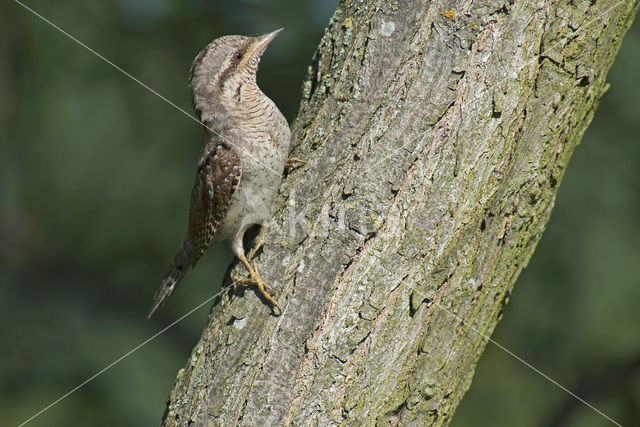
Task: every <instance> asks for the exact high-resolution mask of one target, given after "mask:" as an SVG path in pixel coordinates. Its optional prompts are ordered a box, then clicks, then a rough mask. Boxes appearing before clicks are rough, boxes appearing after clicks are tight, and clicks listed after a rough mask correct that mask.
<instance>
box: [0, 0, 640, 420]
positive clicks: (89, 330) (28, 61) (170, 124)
mask: <svg viewBox="0 0 640 427" xmlns="http://www.w3.org/2000/svg"><path fill="white" fill-rule="evenodd" d="M26 3H27V4H28V5H29V6H30V7H32V8H34V9H35V10H37V11H38V12H39V13H41V14H42V15H43V16H45V17H47V18H48V19H50V20H51V21H52V22H54V23H55V24H56V25H58V26H60V27H61V28H62V29H64V30H65V31H68V32H69V33H70V34H72V35H73V36H75V37H77V38H78V39H79V40H81V41H82V42H84V43H86V44H87V45H88V46H90V47H91V48H93V49H95V50H96V51H97V52H99V53H100V54H102V55H104V56H105V57H106V58H108V59H110V60H112V61H113V62H114V63H115V64H117V65H118V66H120V67H122V68H123V69H124V70H126V71H127V72H129V73H131V74H132V75H134V76H135V77H137V78H138V79H140V80H141V81H142V82H144V83H146V84H148V85H149V86H150V87H152V88H153V89H155V90H156V91H158V92H159V93H161V94H162V95H164V96H166V97H167V98H168V99H170V100H171V101H173V102H175V103H176V104H177V105H178V106H180V107H181V108H183V109H185V110H187V111H189V112H191V106H190V103H191V100H190V94H189V90H188V88H187V74H188V69H189V66H190V64H191V61H192V59H193V57H194V56H195V55H196V54H197V53H198V51H199V50H200V49H201V48H203V47H204V46H205V45H206V44H207V43H208V42H209V41H211V40H212V39H213V38H215V37H218V36H220V35H223V34H253V35H255V34H261V33H264V32H267V31H271V30H273V29H276V28H279V27H284V28H285V29H286V31H285V32H283V33H282V34H281V35H280V36H278V38H277V39H276V41H275V42H274V43H273V44H272V46H271V47H270V48H269V50H268V51H267V53H266V55H265V57H264V60H263V61H262V64H261V70H260V73H259V83H260V85H261V87H262V89H263V90H264V92H265V93H267V94H268V95H269V96H270V97H271V98H272V99H274V101H275V102H276V103H277V104H278V105H279V106H280V108H281V109H282V111H283V112H284V113H285V115H286V116H287V118H288V119H290V120H291V119H292V118H293V117H294V115H295V112H296V109H297V106H298V100H299V96H300V84H301V82H302V78H303V76H304V74H305V72H306V67H307V65H308V64H309V62H310V59H311V56H312V54H313V51H314V49H315V47H316V45H317V44H318V42H319V40H320V36H321V33H322V30H323V28H324V26H325V25H326V23H327V21H328V19H329V17H330V15H331V13H332V12H333V10H334V8H335V6H336V3H337V0H331V1H326V0H313V1H306V2H300V1H295V0H274V1H267V0H262V1H261V0H243V1H235V2H220V1H205V0H191V1H186V2H185V1H177V0H138V1H127V0H111V1H104V0H102V1H99V0H87V1H84V2H69V1H57V2H48V1H45V0H30V1H28V2H26ZM0 37H1V40H2V42H1V43H0V51H1V55H0V61H1V66H0V93H1V94H2V97H1V98H0V121H1V123H2V125H1V126H0V235H1V236H2V237H1V238H0V321H1V322H2V325H3V328H2V329H1V330H0V354H1V356H2V357H1V359H0V361H1V362H0V379H1V380H0V414H2V424H3V425H5V424H6V425H16V424H19V423H20V422H22V421H24V420H26V419H27V418H29V417H30V416H32V415H34V414H35V413H36V412H38V411H39V410H40V409H42V408H44V407H45V406H46V405H48V404H49V403H51V402H53V401H54V400H56V399H57V398H59V397H60V396H62V395H63V394H65V393H66V392H68V391H70V390H71V389H73V388H74V387H75V386H77V385H78V384H80V383H82V382H83V381H84V380H86V379H87V378H89V377H91V376H92V375H93V374H95V373H96V372H98V371H100V370H101V369H103V368H104V367H106V366H107V365H109V364H110V363H111V362H113V361H115V360H116V359H118V358H119V357H120V356H122V355H124V354H125V353H127V352H128V351H129V350H131V349H133V348H135V347H136V346H137V345H139V344H140V343H142V342H144V341H145V340H146V339H147V338H149V337H151V336H152V335H153V334H155V333H156V332H158V331H159V330H161V329H162V328H163V327H164V326H166V325H168V324H170V323H171V322H172V321H173V320H175V319H177V318H179V317H180V316H182V315H183V314H185V313H186V312H187V311H188V310H189V309H191V308H193V307H196V306H197V305H198V304H200V303H201V302H202V301H204V300H206V299H207V298H209V297H211V296H212V295H214V294H215V293H216V291H217V290H218V289H219V285H220V282H221V278H222V275H223V273H224V271H225V269H226V267H227V266H228V264H229V262H230V261H231V259H232V257H231V254H230V252H229V251H228V250H227V249H226V247H224V245H218V246H215V247H213V248H212V250H210V251H208V252H207V256H205V257H203V259H202V260H201V261H200V263H199V264H198V268H197V269H195V270H193V271H191V272H190V273H189V274H188V275H187V276H186V278H185V280H184V284H183V285H182V286H181V287H180V289H179V291H178V292H176V293H175V294H174V295H173V296H172V298H171V299H170V300H169V302H168V303H167V304H166V305H165V307H164V308H163V309H162V310H160V312H159V313H158V314H157V315H156V316H155V317H154V318H153V319H152V320H147V319H146V316H145V314H146V310H147V308H148V306H149V304H150V301H151V296H152V295H153V292H154V291H155V288H156V286H157V285H158V282H159V280H160V278H161V276H162V274H163V273H164V270H165V268H166V267H167V266H168V263H169V262H170V260H171V259H172V257H173V254H174V250H175V249H177V246H178V244H179V242H180V240H181V239H182V236H183V233H184V231H185V227H186V216H187V206H188V198H189V192H190V188H191V184H192V180H193V173H194V169H193V165H194V164H195V162H196V161H197V158H198V156H199V153H200V149H201V141H202V129H201V128H200V127H199V126H198V125H196V124H195V123H194V122H193V121H191V120H190V119H189V118H187V117H185V116H184V115H183V114H182V113H181V112H179V111H178V110H176V109H174V108H173V107H171V106H170V105H168V104H167V103H165V102H163V101H162V100H160V99H159V98H157V97H156V96H154V95H153V94H151V93H149V92H148V91H147V90H145V89H144V88H142V87H140V86H139V85H138V84H136V83H135V82H134V81H132V80H131V79H128V78H126V77H125V76H123V75H122V74H121V73H120V72H119V71H117V70H115V69H113V68H112V67H110V66H109V65H107V64H106V63H105V62H103V61H101V60H99V59H98V58H96V57H95V56H94V55H93V54H91V53H90V52H88V51H86V50H85V49H83V48H81V47H80V46H78V45H77V44H75V43H74V42H72V41H71V40H69V39H68V38H67V37H65V36H64V35H62V34H60V33H59V32H57V31H56V30H54V29H53V28H51V27H50V26H49V25H47V24H45V23H44V22H43V21H41V20H39V19H38V18H36V17H35V16H34V15H32V14H30V13H29V12H27V11H26V10H25V9H23V8H22V7H20V6H19V5H18V4H16V3H14V2H11V1H9V2H3V4H2V5H1V6H0ZM639 51H640V28H638V25H637V24H636V26H635V28H634V29H633V30H632V32H630V33H629V34H628V36H627V38H626V39H625V43H624V45H623V51H622V52H621V55H620V56H619V58H618V60H617V62H616V65H615V66H614V69H613V71H612V72H611V75H610V80H611V83H612V87H611V90H610V91H609V93H608V94H607V95H606V96H605V98H604V99H603V101H602V105H601V107H600V109H599V110H598V112H597V114H596V116H595V119H594V123H593V124H592V126H591V127H590V129H589V131H588V132H587V134H586V135H585V138H584V140H583V144H582V145H581V146H580V147H579V148H578V150H577V151H576V153H575V156H574V159H573V160H572V161H571V163H570V166H569V170H568V172H567V174H566V178H565V179H564V183H563V185H562V187H561V189H560V193H559V197H558V201H557V206H556V208H555V211H554V213H553V216H552V219H551V222H550V223H549V227H548V230H547V232H546V233H545V235H544V236H543V239H542V242H541V243H540V245H539V247H538V250H537V251H536V254H535V256H534V258H533V259H532V262H531V264H530V266H529V267H528V269H527V270H525V272H524V273H523V275H522V277H521V279H520V280H519V282H518V284H517V285H516V288H515V291H514V296H513V298H512V301H511V304H510V305H509V306H508V308H507V310H506V312H505V316H504V319H503V321H502V322H501V324H500V325H499V327H498V328H497V330H496V333H495V337H494V338H495V339H496V340H497V341H498V342H500V343H501V344H503V345H505V346H506V347H508V348H509V349H511V350H512V351H514V352H515V353H516V354H518V355H520V356H521V357H523V358H524V359H526V360H527V361H529V362H530V363H532V364H533V365H534V366H536V367H538V368H540V369H541V370H542V371H544V372H546V373H548V374H549V375H550V376H551V377H553V378H555V379H557V380H558V381H559V382H560V383H562V384H563V385H565V386H567V387H568V388H569V389H577V388H581V387H582V388H584V389H585V390H586V392H585V397H587V399H588V400H590V401H592V403H594V404H595V405H596V406H599V407H602V409H603V410H604V411H605V412H607V413H608V414H610V415H611V416H613V417H614V418H615V419H617V420H619V421H621V422H623V423H625V422H627V423H629V424H631V422H630V421H629V420H633V419H634V417H637V418H635V419H636V420H637V419H640V415H639V413H640V412H639V410H638V404H639V402H640V397H639V396H640V380H639V378H640V376H639V375H638V372H637V370H633V369H628V371H629V374H628V375H618V376H617V377H615V378H619V379H617V380H616V381H608V382H607V381H604V383H598V381H597V379H598V378H600V379H602V378H609V376H611V377H612V378H613V377H614V376H615V375H614V373H616V372H619V370H620V369H622V368H624V367H625V366H629V361H633V360H634V358H637V357H638V354H640V342H639V340H638V335H639V334H638V333H639V326H640V311H639V310H637V309H636V307H635V306H636V304H637V302H638V301H640V287H639V286H638V281H639V279H638V277H640V271H639V270H640V263H639V262H638V261H639V260H640V249H639V248H640V246H639V245H638V244H637V242H638V241H640V223H639V222H638V218H640V198H639V194H640V191H639V189H640V170H639V168H638V160H639V159H640V145H639V144H637V142H638V135H640V125H639V121H638V118H639V117H640V101H638V99H640V96H639V95H640V88H639V83H638V80H637V76H638V75H640V58H639V57H638V56H637V52H639ZM209 306H210V304H207V305H205V307H203V308H201V309H200V310H197V311H195V312H194V313H193V314H192V315H190V316H189V317H187V318H186V319H184V320H183V321H181V322H180V323H178V324H177V325H176V326H174V327H173V328H171V329H169V330H168V331H167V332H165V333H163V334H161V335H160V336H158V337H157V338H156V339H154V340H153V341H151V342H149V343H148V344H146V345H145V346H144V347H142V348H141V349H140V350H138V351H136V352H135V353H133V354H131V355H130V356H128V357H127V358H125V359H124V360H122V361H121V362H120V363H118V364H117V365H115V366H114V367H113V368H111V369H110V370H108V371H106V372H105V373H104V374H102V375H100V376H99V377H97V378H96V379H95V380H93V381H91V382H89V383H88V384H86V385H85V386H84V387H83V388H81V389H80V390H79V391H77V392H75V393H73V394H71V395H70V396H69V397H68V398H66V399H64V400H62V401H61V402H60V403H59V404H57V405H55V406H53V407H52V408H51V409H49V410H48V411H46V412H45V413H43V414H42V415H41V416H39V417H38V418H36V419H35V420H34V421H32V422H31V423H30V424H29V425H34V426H35V425H42V426H57V425H60V426H62V425H64V426H76V425H77V426H86V425H95V426H99V425H104V426H107V425H109V426H111V425H135V426H140V425H156V424H157V423H158V422H159V420H160V417H161V415H162V413H163V411H164V406H165V400H166V397H167V396H168V394H169V392H170V390H171V387H172V385H173V380H174V378H175V375H176V373H177V370H178V369H179V368H181V367H182V366H183V365H184V363H185V361H186V360H187V358H188V356H189V353H190V351H191V348H192V346H193V345H194V344H195V343H196V341H197V339H198V337H199V335H200V332H201V330H202V328H203V326H204V325H205V322H206V317H207V313H208V310H207V309H208V307H209ZM625 364H626V365H625ZM631 366H633V365H632V364H631ZM616 369H618V370H616ZM477 371H478V372H477V374H476V378H475V380H474V383H473V385H472V387H471V390H470V392H469V393H468V395H467V396H466V397H465V400H464V401H463V403H462V405H461V407H460V410H459V413H458V414H457V415H456V417H455V419H454V423H453V424H454V425H455V426H468V425H479V424H480V422H479V421H480V420H483V419H484V420H487V423H488V424H489V425H526V426H528V425H532V426H533V425H542V424H545V423H549V422H551V420H552V419H553V417H554V416H555V414H556V413H557V412H558V411H559V410H560V409H561V408H562V407H563V405H565V404H567V402H571V401H572V398H571V397H570V396H568V395H567V394H566V393H564V392H562V391H560V390H559V389H557V388H556V387H555V386H553V385H552V384H550V383H549V382H547V381H546V380H544V379H542V378H541V377H540V376H538V375H536V374H535V373H533V372H532V371H530V370H529V369H528V368H526V367H524V366H523V365H522V364H521V363H519V362H517V361H516V360H514V359H513V358H511V357H510V356H508V355H507V354H505V353H504V352H502V351H501V350H499V349H497V348H496V347H495V346H493V345H492V344H489V345H488V346H487V351H486V353H485V355H484V356H483V358H482V360H481V362H480V364H479V365H478V369H477ZM622 372H627V371H624V369H623V370H622ZM590 384H595V385H594V386H592V387H591V389H590V388H589V387H590ZM602 384H604V385H602ZM568 414H569V415H568V417H567V418H566V420H567V422H566V423H565V424H563V425H572V426H574V425H575V426H578V425H580V426H582V425H601V424H603V419H602V418H600V417H599V416H598V415H597V414H595V413H593V412H592V411H591V410H589V409H588V408H586V407H584V406H580V405H579V406H577V407H572V408H571V409H570V410H569V413H568Z"/></svg>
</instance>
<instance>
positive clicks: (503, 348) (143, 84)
mask: <svg viewBox="0 0 640 427" xmlns="http://www.w3.org/2000/svg"><path fill="white" fill-rule="evenodd" d="M14 1H15V2H16V3H18V4H19V5H20V6H22V7H23V8H24V9H26V10H28V11H29V12H31V13H32V14H34V15H36V16H37V17H38V18H40V19H41V20H43V21H44V22H46V23H47V24H49V25H50V26H52V27H53V28H55V29H56V30H58V31H59V32H61V33H62V34H64V35H66V36H67V37H69V38H70V39H72V40H73V41H74V42H76V43H77V44H79V45H80V46H82V47H84V48H85V49H86V50H88V51H89V52H91V53H93V54H94V55H95V56H97V57H98V58H100V59H102V60H103V61H104V62H106V63H107V64H109V65H111V66H112V67H113V68H115V69H116V70H118V71H120V72H121V73H122V74H124V75H125V76H127V77H129V78H130V79H132V80H133V81H135V82H136V83H138V84H139V85H140V86H142V87H144V88H145V89H147V90H148V91H149V92H151V93H153V94H154V95H156V96H157V97H159V98H160V99H162V100H163V101H165V102H166V103H168V104H169V105H171V106H173V107H174V108H175V109H177V110H178V111H180V112H182V113H183V114H185V115H186V116H187V117H189V118H190V119H192V120H193V121H195V122H196V123H198V124H199V125H201V126H204V127H205V128H207V129H208V130H209V131H211V132H212V133H214V134H215V135H218V136H219V137H220V138H222V139H223V140H225V141H226V142H228V143H229V144H230V145H231V146H233V147H234V148H236V149H238V150H241V151H243V153H245V154H246V155H247V156H248V157H250V158H252V159H253V160H254V161H256V162H258V163H262V162H260V161H259V160H258V159H256V158H255V157H254V156H252V155H251V153H249V152H247V151H246V150H244V149H242V148H241V147H238V146H237V145H235V144H233V143H232V142H231V141H229V140H228V139H227V138H225V137H224V136H222V135H221V134H220V133H218V132H216V131H214V130H213V129H211V128H210V127H208V126H207V125H205V124H204V123H202V122H200V121H199V120H198V119H197V118H196V117H194V116H193V115H191V114H190V113H188V112H187V111H186V110H184V109H183V108H181V107H179V106H178V105H176V104H175V103H174V102H172V101H170V100H169V99H167V98H166V97H164V96H163V95H161V94H160V93H158V92H157V91H155V90H154V89H152V88H151V87H149V86H148V85H146V84H145V83H143V82H142V81H140V80H139V79H137V78H136V77H134V76H133V75H131V74H130V73H128V72H126V71H125V70H123V69H122V68H121V67H119V66H117V65H116V64H114V63H113V62H112V61H110V60H108V59H107V58H105V57H104V56H103V55H101V54H99V53H98V52H96V51H95V50H94V49H92V48H90V47H89V46H87V45H86V44H84V43H83V42H81V41H80V40H78V39H77V38H75V37H74V36H72V35H71V34H69V33H67V32H66V31H64V30H63V29H61V28H60V27H58V26H57V25H55V24H54V23H52V22H51V21H49V20H48V19H46V18H45V17H43V16H42V15H40V14H38V13H37V12H36V11H34V10H33V9H31V8H29V7H28V6H26V5H25V4H24V3H22V2H20V1H19V0H14ZM622 3H623V1H619V2H618V3H616V4H614V5H613V6H612V7H610V8H609V9H608V10H607V12H608V11H611V10H613V9H614V8H616V7H618V6H619V5H620V4H622ZM595 21H596V19H593V20H591V21H590V22H588V23H587V24H585V25H584V26H582V27H581V28H580V29H578V30H577V31H576V32H575V33H578V32H580V31H581V30H583V29H584V28H585V27H588V26H590V25H591V24H592V23H593V22H595ZM561 42H562V40H561V41H559V42H558V43H556V44H554V45H553V46H552V47H550V48H549V50H552V49H554V48H555V47H556V46H557V45H559V44H560V43H561ZM402 149H406V148H405V147H404V145H403V146H402V147H400V148H398V149H397V150H395V151H393V153H395V152H397V151H399V150H402ZM393 153H392V154H389V155H388V156H385V157H391V156H392V155H393ZM383 160H384V159H383ZM378 163H380V161H379V162H377V163H376V164H378ZM264 166H266V167H267V168H268V169H269V170H271V171H272V172H274V173H276V174H278V175H280V174H279V173H278V172H276V171H275V170H273V169H272V168H270V167H269V166H268V165H264ZM232 285H233V284H231V285H228V286H226V287H225V288H223V289H222V290H220V292H218V293H217V294H215V295H213V296H212V297H210V298H208V299H207V300H206V301H204V302H202V303H201V304H199V305H198V306H196V307H195V308H193V309H192V310H191V311H189V312H187V313H186V314H184V315H183V316H182V317H180V318H179V319H177V320H175V321H174V322H172V323H171V324H169V325H168V326H167V327H165V328H164V329H162V330H160V331H159V332H157V333H156V334H154V335H153V336H151V337H150V338H148V339H147V340H145V341H144V342H142V343H141V344H139V345H138V346H136V347H135V348H133V349H132V350H130V351H129V352H127V353H125V354H124V355H122V356H121V357H120V358H118V359H116V360H115V361H113V362H112V363H111V364H109V365H107V366H106V367H105V368H103V369H102V370H100V371H98V372H97V373H96V374H94V375H93V376H91V377H90V378H88V379H87V380H85V381H84V382H82V383H81V384H79V385H78V386H76V387H75V388H73V389H72V390H70V391H69V392H67V393H66V394H64V395H63V396H61V397H60V398H58V399H57V400H55V401H54V402H52V403H51V404H49V405H48V406H47V407H45V408H43V409H42V410H40V411H39V412H38V413H36V414H35V415H33V416H32V417H30V418H29V419H27V420H26V421H24V422H23V423H22V424H20V426H23V425H25V424H27V423H28V422H30V421H31V420H33V419H34V418H36V417H37V416H39V415H40V414H42V413H43V412H45V411H46V410H48V409H50V408H51V407H53V406H54V405H56V404H57V403H59V402H60V401H62V400H63V399H65V398H66V397H68V396H69V395H71V394H72V393H74V392H75V391H77V390H78V389H80V388H81V387H83V386H85V385H86V384H88V383H89V382H91V381H92V380H94V379H95V378H96V377H98V376H99V375H101V374H102V373H104V372H105V371H107V370H108V369H110V368H111V367H113V366H114V365H116V364H117V363H119V362H120V361H122V360H123V359H125V358H126V357H128V356H129V355H131V354H132V353H134V352H135V351H137V350H139V349H140V348H141V347H143V346H144V345H146V344H147V343H149V342H150V341H152V340H153V339H155V338H156V337H158V336H159V335H161V334H163V333H164V332H166V331H167V330H168V329H170V328H171V327H173V326H175V325H176V324H177V323H179V322H180V321H182V320H183V319H185V318H186V317H188V316H189V315H191V314H192V313H193V312H195V311H197V310H198V309H199V308H201V307H202V306H204V305H205V304H207V303H208V302H210V301H211V300H213V299H214V298H215V297H217V296H218V295H220V294H222V293H223V292H224V291H226V290H227V289H229V288H230V287H231V286H232ZM432 302H433V303H434V304H435V305H436V306H437V307H438V308H440V309H442V310H444V311H445V312H447V313H448V314H450V315H451V316H453V317H454V318H456V319H457V320H458V321H460V322H461V323H462V324H463V325H465V326H467V327H469V328H470V329H472V330H473V331H475V332H476V333H477V334H479V335H480V336H482V337H483V338H485V339H487V340H488V341H490V342H491V343H493V344H495V345H496V346H497V347H498V348H500V349H501V350H503V351H504V352H506V353H507V354H509V355H510V356H512V357H513V358H515V359H516V360H518V361H519V362H521V363H522V364H524V365H525V366H527V367H528V368H530V369H531V370H533V371H534V372H536V373H537V374H538V375H540V376H542V377H543V378H545V379H546V380H548V381H549V382H551V383H552V384H554V385H556V386H557V387H559V388H560V389H561V390H563V391H565V392H566V393H568V394H569V395H571V396H572V397H574V398H575V399H577V400H578V401H580V402H581V403H583V404H584V405H586V406H588V407H589V408H591V409H592V410H594V411H595V412H597V413H598V414H600V415H601V416H603V417H604V418H606V419H607V420H609V421H610V422H612V423H613V424H615V425H618V426H620V424H619V423H617V422H616V421H614V420H613V419H612V418H610V417H609V416H607V415H606V414H604V413H603V412H602V411H600V410H599V409H597V408H596V407H594V406H593V405H591V404H589V403H588V402H586V401H585V400H584V399H582V398H580V397H579V396H578V395H576V394H575V393H573V392H571V391H570V390H569V389H567V388H566V387H564V386H562V385H561V384H560V383H558V382H557V381H555V380H553V379H552V378H551V377H549V376H548V375H546V374H544V373H543V372H542V371H540V370H539V369H537V368H535V367H534V366H533V365H531V364H530V363H528V362H526V361H525V360H524V359H522V358H521V357H519V356H517V355H516V354H515V353H513V352H511V351H510V350H508V349H507V348H506V347H504V346H503V345H501V344H500V343H498V342H497V341H495V340H493V339H492V338H491V337H490V336H488V335H486V334H484V333H482V332H481V331H480V330H478V329H477V328H475V327H474V326H472V325H469V324H467V323H466V322H465V321H464V320H463V319H462V318H460V317H459V316H457V315H456V314H455V313H453V312H451V311H449V310H447V309H446V308H445V307H443V306H441V305H440V304H438V303H436V302H435V301H432Z"/></svg>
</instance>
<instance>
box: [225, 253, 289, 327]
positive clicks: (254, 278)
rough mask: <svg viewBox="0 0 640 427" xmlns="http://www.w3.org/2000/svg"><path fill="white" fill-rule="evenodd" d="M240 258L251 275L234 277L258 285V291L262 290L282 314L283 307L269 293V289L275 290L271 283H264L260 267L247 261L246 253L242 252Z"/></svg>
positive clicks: (268, 300)
mask: <svg viewBox="0 0 640 427" xmlns="http://www.w3.org/2000/svg"><path fill="white" fill-rule="evenodd" d="M238 258H239V259H240V262H241V263H242V265H244V267H245V268H246V269H247V271H248V272H249V277H233V280H234V281H235V282H238V283H244V284H251V285H256V286H257V287H258V291H260V294H261V295H262V296H263V297H264V299H266V300H267V302H268V303H269V304H271V306H272V307H273V308H274V309H276V308H277V309H278V313H277V314H278V316H279V315H281V314H282V309H281V308H280V306H279V305H278V303H277V302H276V301H275V300H274V299H273V298H272V297H271V295H269V293H268V292H267V291H271V292H273V289H271V287H270V286H269V285H267V284H266V283H264V280H262V277H260V273H258V269H257V268H256V266H253V267H252V266H251V264H249V261H247V258H246V257H245V256H244V254H240V256H239V257H238ZM274 311H275V310H274Z"/></svg>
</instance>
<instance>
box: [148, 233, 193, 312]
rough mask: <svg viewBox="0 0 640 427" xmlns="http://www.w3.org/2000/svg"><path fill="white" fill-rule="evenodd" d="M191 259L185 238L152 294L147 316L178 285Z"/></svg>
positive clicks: (191, 253)
mask: <svg viewBox="0 0 640 427" xmlns="http://www.w3.org/2000/svg"><path fill="white" fill-rule="evenodd" d="M192 259H193V249H192V245H191V243H190V241H189V240H188V239H185V241H183V242H182V247H181V248H180V250H178V253H177V254H176V257H175V259H174V260H173V265H172V266H171V267H170V268H169V271H167V274H165V275H164V279H162V283H161V284H160V287H159V288H158V290H157V291H156V294H155V295H154V296H153V304H152V305H151V309H150V310H149V315H148V316H147V317H151V316H152V315H153V313H155V312H156V310H157V309H158V308H160V306H161V305H162V303H163V302H164V300H166V299H167V298H169V295H171V293H172V292H173V290H174V289H175V288H176V286H178V283H180V280H182V277H183V276H184V273H186V272H187V269H188V268H189V266H190V265H191V264H192Z"/></svg>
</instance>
